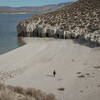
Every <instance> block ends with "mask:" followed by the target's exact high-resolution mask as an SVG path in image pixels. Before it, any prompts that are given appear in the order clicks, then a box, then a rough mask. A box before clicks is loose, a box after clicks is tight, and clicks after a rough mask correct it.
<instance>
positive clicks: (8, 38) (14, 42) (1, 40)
mask: <svg viewBox="0 0 100 100" xmlns="http://www.w3.org/2000/svg"><path fill="white" fill-rule="evenodd" d="M33 15H35V14H0V54H1V53H5V52H8V51H10V50H12V49H15V48H17V47H19V46H22V45H23V44H24V43H23V42H22V41H21V40H20V39H19V38H18V37H17V28H16V26H17V24H18V23H19V22H20V21H22V20H24V19H27V18H30V17H32V16H33Z"/></svg>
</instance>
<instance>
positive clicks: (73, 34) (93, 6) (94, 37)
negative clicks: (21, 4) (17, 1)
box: [17, 0, 100, 44]
mask: <svg viewBox="0 0 100 100" xmlns="http://www.w3.org/2000/svg"><path fill="white" fill-rule="evenodd" d="M99 2H100V1H99V0H79V1H77V2H74V3H72V4H70V5H68V6H65V7H63V8H61V9H59V10H57V11H54V12H50V13H46V14H41V15H35V16H33V17H32V18H31V19H27V20H24V21H22V22H20V23H19V24H18V26H17V30H18V33H19V34H18V36H40V37H57V38H65V39H67V38H72V39H81V40H86V41H87V42H94V43H97V44H100V3H99Z"/></svg>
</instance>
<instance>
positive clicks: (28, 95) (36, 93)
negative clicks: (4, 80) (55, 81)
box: [0, 84, 57, 100]
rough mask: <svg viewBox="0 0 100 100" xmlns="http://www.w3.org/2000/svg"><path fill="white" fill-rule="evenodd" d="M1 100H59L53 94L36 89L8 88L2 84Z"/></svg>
mask: <svg viewBox="0 0 100 100" xmlns="http://www.w3.org/2000/svg"><path fill="white" fill-rule="evenodd" d="M0 100H57V99H56V98H55V96H54V95H53V94H48V95H47V94H46V93H45V92H42V91H41V90H36V89H34V88H28V89H23V88H21V87H14V86H6V85H3V84H0Z"/></svg>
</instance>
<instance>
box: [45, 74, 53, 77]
mask: <svg viewBox="0 0 100 100" xmlns="http://www.w3.org/2000/svg"><path fill="white" fill-rule="evenodd" d="M46 76H47V77H54V76H53V75H50V74H46Z"/></svg>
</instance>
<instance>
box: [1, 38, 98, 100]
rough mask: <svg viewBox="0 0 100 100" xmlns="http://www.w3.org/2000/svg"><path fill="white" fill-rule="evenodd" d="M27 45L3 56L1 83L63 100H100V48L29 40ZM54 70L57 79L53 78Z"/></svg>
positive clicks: (68, 42) (61, 40)
mask: <svg viewBox="0 0 100 100" xmlns="http://www.w3.org/2000/svg"><path fill="white" fill-rule="evenodd" d="M25 42H26V43H27V44H25V45H24V46H22V47H19V48H17V49H15V50H12V51H11V52H8V53H6V54H3V55H0V66H1V67H0V81H2V82H3V83H5V84H7V85H12V86H21V87H24V88H29V87H32V88H36V89H40V90H42V91H45V92H47V93H54V94H55V95H56V96H57V98H59V99H62V98H63V100H84V99H88V100H94V98H93V97H95V99H96V98H100V96H99V95H98V94H99V92H100V90H99V88H98V87H97V86H98V85H99V83H100V73H99V69H95V68H94V66H96V65H99V64H100V63H99V62H100V60H99V59H100V56H99V54H100V51H99V49H100V48H97V49H96V48H89V47H86V46H83V45H80V44H76V43H74V42H73V41H72V40H63V39H57V40H56V39H53V38H51V39H48V38H42V39H41V38H34V39H33V38H31V39H30V38H25ZM5 62H6V63H5ZM54 69H55V70H56V73H57V74H56V77H55V78H54V77H53V76H52V71H53V70H54ZM79 72H80V73H79ZM87 73H88V74H87ZM81 76H84V77H81ZM95 80H96V81H95ZM87 87H88V88H87ZM59 88H64V91H59V90H58V89H59ZM94 92H95V96H94V95H93V94H94ZM87 94H88V95H87ZM90 98H93V99H90ZM96 100H99V99H96Z"/></svg>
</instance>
